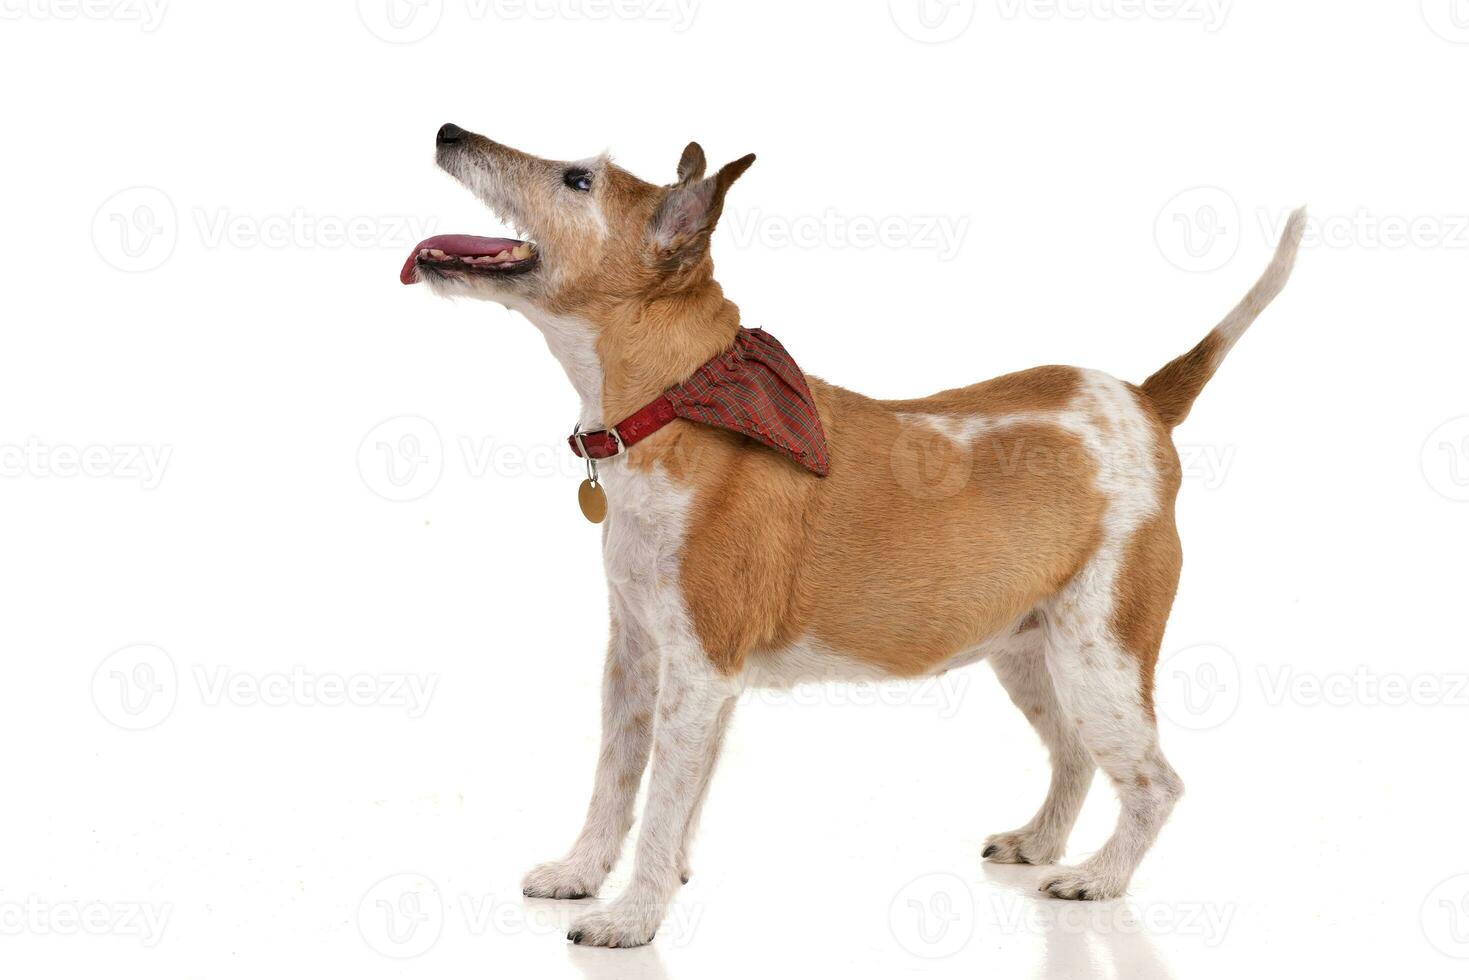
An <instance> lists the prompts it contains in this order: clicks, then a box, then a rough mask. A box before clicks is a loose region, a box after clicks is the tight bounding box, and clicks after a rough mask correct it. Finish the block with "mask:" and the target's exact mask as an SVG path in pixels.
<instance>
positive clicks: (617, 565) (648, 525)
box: [602, 463, 693, 635]
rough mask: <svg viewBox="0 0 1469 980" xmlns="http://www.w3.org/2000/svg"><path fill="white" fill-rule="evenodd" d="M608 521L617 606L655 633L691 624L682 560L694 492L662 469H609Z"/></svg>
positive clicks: (607, 558) (610, 577)
mask: <svg viewBox="0 0 1469 980" xmlns="http://www.w3.org/2000/svg"><path fill="white" fill-rule="evenodd" d="M605 469H606V470H608V471H609V472H607V473H606V474H605V483H606V488H607V505H608V506H607V522H606V524H605V528H606V531H605V533H604V535H603V538H602V561H603V565H604V567H605V569H606V573H607V587H608V590H609V592H610V593H611V596H612V602H613V608H614V610H616V611H618V612H620V613H621V614H623V615H629V616H633V617H634V618H636V619H637V620H638V621H639V622H640V623H641V624H642V625H643V626H644V627H645V628H646V629H648V630H650V631H652V632H653V633H654V634H655V635H660V634H661V635H668V632H669V631H670V630H682V629H684V628H686V626H687V617H686V613H685V606H684V601H683V594H682V591H681V587H680V582H679V574H678V572H679V559H680V555H681V553H682V550H683V542H684V535H685V533H686V529H687V526H688V514H689V510H690V506H691V502H692V496H693V494H692V491H691V490H689V489H686V488H683V487H679V486H678V485H676V484H675V483H674V482H673V481H672V480H670V479H669V478H668V476H667V474H666V473H665V472H664V470H663V469H662V467H659V466H656V465H655V466H653V467H651V468H649V469H642V470H638V469H633V468H631V467H629V466H627V465H626V464H625V463H619V464H618V465H616V466H615V467H605Z"/></svg>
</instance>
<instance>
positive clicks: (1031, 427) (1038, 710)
mask: <svg viewBox="0 0 1469 980" xmlns="http://www.w3.org/2000/svg"><path fill="white" fill-rule="evenodd" d="M437 158H438V163H439V166H440V167H442V168H443V169H444V170H446V171H448V172H449V173H450V174H451V175H453V176H454V177H456V178H457V179H458V180H459V181H460V182H462V183H463V184H464V185H465V186H466V187H468V188H469V189H470V190H471V191H473V192H474V193H475V194H476V195H478V196H479V198H480V199H481V200H483V201H484V203H485V204H487V205H488V206H489V207H490V208H491V209H493V210H494V211H496V212H498V213H499V214H500V215H501V216H502V217H503V218H505V219H507V220H509V221H510V222H512V223H513V224H514V225H516V226H517V227H518V228H519V229H521V230H522V231H521V232H520V233H521V234H522V235H523V236H524V237H525V238H528V239H533V242H532V241H521V240H515V239H476V238H469V237H467V236H466V237H461V238H456V237H454V236H448V237H444V238H440V239H436V240H432V241H433V242H435V243H437V245H436V247H428V246H430V243H425V246H426V247H424V248H422V249H420V250H418V251H416V252H415V254H414V256H413V257H411V259H410V261H409V264H408V266H407V267H405V269H404V281H405V282H409V281H422V282H426V283H427V284H428V285H429V286H430V287H431V288H432V289H433V291H434V292H436V293H439V294H442V295H446V296H471V297H476V298H480V299H487V300H494V301H496V302H499V303H502V304H504V305H505V306H507V307H509V308H510V309H512V310H515V311H517V312H519V313H522V314H523V315H524V316H525V317H526V318H527V319H529V320H530V321H531V322H532V323H534V324H535V325H536V326H537V327H539V328H540V329H541V331H542V332H543V333H544V334H545V338H546V341H547V343H548V344H549V346H550V348H551V352H552V353H553V354H554V355H555V356H556V358H557V360H559V361H560V362H561V365H562V366H563V367H564V368H565V370H566V373H567V375H568V376H569V377H570V379H571V384H572V386H573V387H574V388H575V389H576V391H577V394H578V395H579V396H580V397H581V403H582V408H581V423H582V426H583V427H584V428H588V429H597V428H604V427H605V426H606V425H610V424H612V423H614V422H616V421H617V420H619V419H622V418H624V417H626V416H628V415H629V414H631V413H633V412H634V411H636V410H637V409H639V408H641V407H642V406H643V405H645V404H646V403H648V402H649V401H651V400H652V399H654V398H655V397H656V396H658V395H659V394H660V393H661V392H663V391H664V390H665V389H667V388H669V387H671V386H673V385H675V384H678V383H680V382H682V381H684V380H685V379H686V378H688V377H689V376H690V375H691V374H692V373H693V372H694V371H695V370H696V369H697V368H698V367H699V366H700V365H702V364H703V363H704V362H705V361H707V360H709V359H710V358H712V357H714V356H715V355H717V354H719V353H720V352H721V351H724V350H725V349H727V348H729V347H730V345H731V343H732V341H733V339H734V338H735V336H736V332H737V331H738V330H739V329H740V315H739V311H738V309H737V308H736V307H735V305H734V304H733V303H731V302H730V301H729V300H728V299H726V298H725V296H724V293H723V292H722V291H721V290H720V287H719V285H718V284H717V283H716V282H715V281H714V275H713V264H712V262H711V260H710V258H709V238H710V233H711V232H712V231H713V230H714V226H715V223H716V222H717V221H718V219H719V216H720V213H721V211H722V210H723V207H724V198H725V193H726V192H727V191H728V190H729V188H730V185H731V184H732V183H733V182H734V181H735V179H736V178H737V177H739V176H740V175H741V174H742V173H743V172H744V171H745V170H746V168H748V167H749V165H750V164H751V163H752V162H753V160H754V157H753V156H746V157H742V158H741V159H739V160H736V161H734V162H733V163H730V164H727V165H725V166H724V167H722V168H721V169H720V170H719V171H718V172H717V173H715V174H713V175H711V176H706V175H705V161H704V153H703V151H702V150H701V149H700V148H699V146H698V145H697V144H692V143H691V144H689V146H688V148H687V149H685V150H684V153H683V157H682V159H681V160H680V161H679V164H678V171H677V180H676V182H674V183H673V184H671V185H664V186H659V185H655V184H650V183H647V182H645V181H642V180H639V179H638V178H637V177H634V176H633V175H632V174H630V173H628V172H627V171H625V170H622V169H620V168H619V167H617V166H615V165H614V164H612V163H611V162H610V161H608V160H607V159H606V158H596V159H588V160H583V161H579V162H574V163H565V162H559V161H553V160H545V159H541V158H539V157H535V156H531V155H529V154H526V153H523V152H521V151H520V150H516V149H512V148H511V147H508V146H505V145H502V144H500V143H496V142H493V141H492V140H489V139H487V138H485V137H483V136H479V135H475V134H472V133H468V132H465V131H464V130H461V129H460V128H459V127H457V126H454V125H452V124H451V125H446V126H444V127H443V128H442V129H441V130H440V131H439V133H438V140H437ZM1304 223H1305V219H1304V214H1303V213H1302V212H1297V213H1296V214H1295V215H1293V216H1292V218H1291V220H1290V223H1289V225H1288V226H1287V228H1286V231H1285V235H1284V237H1283V239H1282V241H1281V243H1280V246H1279V249H1278V250H1277V252H1276V254H1275V257H1274V260H1273V261H1272V262H1271V263H1270V267H1269V268H1268V269H1267V270H1266V272H1265V274H1264V276H1263V277H1262V278H1261V279H1260V281H1259V282H1258V283H1257V284H1256V285H1255V287H1254V288H1253V289H1252V290H1250V292H1249V294H1248V295H1247V296H1246V297H1245V298H1244V300H1243V301H1242V302H1241V303H1240V304H1239V306H1237V307H1236V308H1235V309H1234V310H1233V311H1232V312H1231V313H1230V314H1229V315H1228V316H1227V317H1225V318H1224V320H1223V321H1222V322H1221V323H1220V324H1219V325H1218V326H1217V327H1215V328H1214V330H1213V331H1212V332H1210V333H1209V335H1208V336H1207V337H1205V338H1204V340H1203V341H1202V342H1201V343H1199V345H1198V346H1197V347H1195V348H1194V349H1193V350H1191V351H1189V352H1188V353H1187V354H1184V355H1183V356H1182V357H1179V358H1178V359H1176V360H1174V361H1172V362H1171V363H1169V364H1168V365H1166V366H1165V367H1164V368H1163V369H1162V370H1160V371H1158V372H1157V373H1156V374H1154V375H1153V376H1152V377H1150V378H1149V379H1148V380H1147V381H1145V382H1143V384H1142V385H1141V386H1136V385H1132V384H1128V383H1127V382H1124V381H1119V380H1117V379H1115V378H1112V377H1110V376H1108V375H1106V374H1103V373H1101V372H1098V371H1090V370H1082V369H1078V368H1071V367H1040V368H1035V369H1032V370H1028V371H1021V372H1019V373H1016V374H1010V375H1006V376H1004V377H1000V378H995V379H993V380H990V381H985V382H982V383H980V384H976V385H973V386H971V387H968V388H960V389H955V390H953V391H944V392H940V393H939V394H936V395H931V396H929V397H927V398H916V399H911V400H905V401H877V400H874V399H871V398H866V397H863V396H862V395H859V394H856V393H854V392H851V391H847V390H845V389H842V388H838V387H836V386H835V385H830V384H827V383H825V382H823V381H821V380H819V379H817V378H810V379H809V383H810V388H811V392H812V395H813V397H814V401H815V404H816V407H817V409H818V411H819V414H820V419H821V423H822V426H823V428H824V429H825V432H826V436H827V441H828V447H829V451H830V473H829V475H828V476H827V477H826V478H825V479H821V478H818V477H815V476H813V475H812V474H810V473H809V472H807V471H806V470H803V469H802V468H800V467H798V466H795V465H793V464H792V463H791V462H790V461H789V460H786V459H783V458H781V457H780V456H779V455H777V454H776V453H773V452H770V451H769V450H767V449H764V448H761V447H759V446H756V445H755V444H754V443H753V442H751V441H750V440H748V439H745V438H742V437H741V436H739V435H736V434H733V433H730V432H727V431H724V430H721V429H716V428H710V427H706V426H700V425H696V424H693V423H691V422H687V421H683V420H678V421H675V422H673V423H672V424H670V425H668V426H666V427H664V428H663V429H661V430H659V431H658V432H656V433H655V434H654V435H652V436H651V437H649V438H647V439H646V440H645V441H643V442H641V443H639V444H638V445H636V446H634V447H632V448H631V449H630V450H629V451H628V452H626V453H625V454H624V455H621V456H619V457H617V458H615V459H610V460H607V461H605V462H604V463H603V464H602V480H603V482H604V484H605V487H606V494H607V499H608V511H609V512H608V516H607V520H606V523H605V525H604V537H603V552H604V559H605V565H606V573H607V583H608V590H609V592H610V597H611V620H612V622H611V641H610V644H609V647H608V652H607V659H606V667H605V673H604V680H603V712H602V750H601V755H600V757H599V759H598V763H597V775H596V782H595V785H594V788H593V791H592V799H591V804H590V806H589V808H588V812H587V817H586V823H585V826H584V828H583V829H582V832H581V835H580V836H579V837H578V838H577V839H576V842H575V843H574V844H573V845H572V847H571V850H570V852H569V853H568V854H567V855H566V857H564V858H563V859H561V860H559V861H553V862H550V863H548V864H543V865H540V866H539V867H537V868H534V869H533V870H532V871H531V872H530V873H529V874H528V875H527V876H526V878H525V882H524V890H525V894H526V895H530V896H537V897H548V898H584V897H586V896H589V895H594V894H596V892H597V890H598V889H599V888H600V887H601V885H602V883H603V881H604V880H605V878H606V876H607V874H608V872H609V871H610V870H611V868H612V866H613V863H614V861H615V860H616V859H617V857H618V855H619V853H620V851H621V848H622V845H623V841H624V838H625V837H626V835H627V833H628V831H629V830H630V828H631V827H632V824H633V803H634V799H635V797H636V795H637V792H638V787H639V784H640V782H641V780H642V775H643V770H644V768H645V767H646V765H647V763H648V761H649V758H650V755H651V758H652V774H651V776H650V780H649V787H648V794H647V802H646V805H645V808H644V811H643V822H642V831H641V836H640V838H639V840H638V845H637V853H636V865H635V870H634V873H633V876H632V880H631V884H630V885H629V887H628V888H627V890H626V891H625V892H624V893H623V894H622V895H621V896H619V897H618V898H616V899H615V900H613V901H612V902H610V903H608V904H607V905H606V906H604V907H602V908H600V909H597V910H594V911H590V912H588V913H586V914H585V915H583V916H581V917H580V918H579V919H578V920H577V921H576V922H575V923H574V925H573V926H572V930H571V933H570V938H571V939H572V940H573V941H575V942H578V943H587V944H594V945H602V946H638V945H641V944H643V943H646V942H648V941H649V940H650V939H651V938H652V937H653V933H654V931H655V930H656V929H657V928H658V925H659V923H660V922H661V921H662V919H663V917H664V914H665V912H666V909H667V905H668V902H669V901H670V900H671V898H672V896H673V894H674V892H675V891H676V890H677V888H678V885H679V881H680V879H681V878H682V879H683V880H687V872H688V853H689V844H690V841H691V839H692V838H693V836H694V830H695V826H696V824H697V822H698V816H699V810H700V807H701V806H702V804H703V801H704V796H705V793H706V791H707V790H708V788H709V781H710V775H711V773H712V771H713V769H714V765H715V761H716V759H717V757H718V755H719V750H720V743H721V739H722V736H723V734H724V730H725V727H726V726H727V725H728V723H729V718H730V714H731V711H732V709H733V707H734V705H735V701H736V697H737V695H738V694H739V693H740V692H741V690H742V688H743V687H745V686H747V685H751V684H756V685H762V686H787V685H790V684H794V683H797V682H801V681H808V680H830V679H840V678H863V679H869V678H872V677H904V678H917V677H923V676H925V675H932V674H936V673H940V672H943V671H945V670H949V669H951V668H954V667H958V666H962V665H965V664H970V663H973V662H975V661H978V660H988V661H989V662H990V664H991V665H992V666H993V667H994V670H995V673H996V674H998V675H999V678H1000V681H1001V683H1002V684H1004V686H1005V689H1006V691H1007V692H1008V693H1009V695H1010V697H1011V698H1012V699H1013V700H1014V702H1015V704H1016V705H1017V706H1019V708H1020V709H1021V710H1022V711H1023V712H1024V713H1025V715H1026V717H1027V718H1029V719H1030V721H1031V723H1032V724H1033V725H1034V726H1035V728H1036V731H1037V732H1038V733H1039V734H1040V737H1041V738H1042V739H1043V740H1044V742H1045V744H1046V746H1047V747H1048V748H1049V750H1050V755H1051V764H1052V776H1051V786H1050V792H1049V793H1048V795H1047V796H1046V799H1045V802H1044V803H1043V804H1042V805H1041V808H1040V810H1039V812H1038V813H1036V815H1035V817H1034V818H1033V819H1032V820H1031V821H1030V822H1029V823H1028V824H1026V825H1025V826H1023V827H1021V828H1020V829H1018V830H1013V831H1010V832H1008V833H1002V834H996V835H994V836H992V837H990V838H989V840H988V842H987V847H986V849H985V852H984V855H985V857H986V858H988V859H989V860H991V861H1000V862H1011V863H1029V864H1036V865H1051V864H1055V862H1056V861H1058V860H1059V859H1060V858H1061V856H1062V854H1063V853H1064V851H1065V849H1066V841H1067V837H1068V836H1069V834H1070V831H1071V828H1072V825H1073V823H1074V822H1075V820H1076V817H1077V813H1078V811H1079V810H1080V808H1081V805H1082V801H1083V799H1084V798H1085V796H1086V793H1087V789H1088V787H1089V786H1090V784H1091V781H1092V775H1093V772H1094V771H1095V769H1096V768H1097V767H1099V766H1100V767H1101V769H1102V770H1103V771H1104V772H1105V773H1106V774H1107V775H1108V777H1110V778H1111V780H1112V783H1113V785H1114V787H1115V788H1116V791H1117V794H1118V796H1119V798H1120V801H1121V815H1120V817H1119V820H1118V824H1117V828H1116V831H1115V832H1114V833H1113V834H1112V836H1111V838H1110V839H1109V840H1108V841H1107V842H1106V844H1105V845H1104V846H1103V847H1102V849H1101V850H1100V851H1098V852H1097V853H1096V854H1095V855H1094V856H1092V857H1091V858H1089V859H1088V860H1086V861H1085V862H1083V863H1081V864H1079V865H1076V866H1074V867H1067V866H1056V867H1054V868H1053V869H1051V870H1050V871H1049V872H1048V873H1047V874H1045V875H1044V877H1043V879H1042V885H1041V889H1042V890H1043V891H1045V892H1048V893H1049V894H1051V895H1053V896H1055V897H1057V898H1065V899H1104V898H1112V897H1114V896H1118V895H1121V894H1122V893H1123V891H1124V889H1126V887H1127V884H1128V881H1129V879H1130V878H1131V877H1132V874H1133V871H1134V869H1135V868H1136V867H1137V865H1138V863H1139V861H1141V859H1142V857H1143V855H1144V854H1145V853H1146V852H1147V850H1148V848H1149V847H1150V846H1151V844H1152V843H1153V840H1154V839H1155V837H1156V836H1157V834H1158V831H1159V828H1160V827H1161V826H1162V825H1163V822H1164V821H1165V820H1166V819H1167V817H1168V814H1169V811H1170V810H1172V808H1173V805H1174V802H1175V801H1176V800H1177V799H1178V797H1179V794H1180V793H1181V792H1182V791H1183V784H1182V783H1181V782H1180V780H1179V778H1178V775H1177V774H1176V773H1175V772H1174V771H1173V769H1172V767H1170V766H1169V764H1168V762H1167V760H1165V759H1164V757H1163V753H1162V751H1161V750H1160V748H1159V745H1158V732H1157V726H1156V724H1155V719H1154V715H1153V668H1154V664H1155V662H1156V660H1157V656H1158V648H1159V645H1160V643H1161V641H1162V638H1163V628H1164V624H1165V623H1166V622H1167V620H1168V613H1169V609H1170V607H1171V606H1172V603H1173V597H1174V590H1175V588H1176V586H1177V583H1178V575H1179V567H1180V561H1181V550H1180V547H1179V540H1178V534H1177V531H1176V529H1175V527H1174V520H1173V502H1174V498H1175V496H1176V494H1177V492H1178V487H1179V480H1180V466H1179V461H1178V455H1177V453H1176V452H1175V450H1174V447H1173V443H1172V441H1171V438H1170V431H1171V430H1172V429H1173V427H1174V426H1176V425H1178V424H1179V423H1180V422H1182V421H1183V419H1184V417H1185V416H1186V415H1187V414H1188V412H1189V408H1190V406H1191V405H1192V404H1193V401H1194V399H1195V397H1196V396H1197V395H1198V394H1199V392H1200V390H1201V389H1202V388H1203V387H1204V384H1205V383H1206V382H1207V381H1208V380H1209V378H1210V376H1212V375H1213V373H1214V371H1215V369H1216V368H1217V367H1218V366H1219V363H1220V361H1221V360H1222V359H1223V358H1224V356H1225V354H1227V353H1228V352H1229V350H1230V348H1231V347H1233V346H1234V344H1235V342H1236V341H1238V340H1239V338H1240V336H1241V334H1243V333H1244V331H1245V329H1246V328H1247V327H1248V326H1249V325H1250V324H1251V323H1252V322H1253V321H1254V320H1255V318H1256V317H1257V316H1258V315H1259V314H1260V312H1261V311H1262V310H1263V309H1264V308H1265V307H1266V305H1267V304H1269V303H1270V301H1271V300H1272V299H1274V298H1275V296H1276V295H1277V294H1278V293H1279V292H1280V290H1281V288H1282V287H1283V286H1284V285H1285V282H1286V279H1287V277H1288V276H1289V274H1290V271H1291V267H1292V265H1293V263H1294V260H1295V255H1296V250H1297V248H1298V246H1299V244H1300V240H1301V234H1302V231H1303V228H1304ZM936 472H937V473H941V474H943V476H942V477H941V478H939V479H934V478H933V476H932V474H934V473H936ZM956 474H957V476H956ZM877 570H880V574H878V573H877Z"/></svg>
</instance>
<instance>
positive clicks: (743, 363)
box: [568, 329, 830, 476]
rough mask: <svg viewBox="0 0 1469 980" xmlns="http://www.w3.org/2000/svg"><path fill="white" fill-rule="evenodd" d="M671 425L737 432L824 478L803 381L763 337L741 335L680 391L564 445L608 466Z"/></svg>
mask: <svg viewBox="0 0 1469 980" xmlns="http://www.w3.org/2000/svg"><path fill="white" fill-rule="evenodd" d="M676 418H684V419H688V420H690V421H693V422H701V423H703V424H705V425H712V426H715V427H717V428H721V429H729V430H730V431H733V432H739V433H742V434H743V435H747V436H749V437H750V438H751V439H754V440H755V441H756V442H759V443H760V444H762V445H764V446H768V447H769V448H771V449H774V450H775V451H777V452H779V453H780V454H781V455H783V456H786V457H787V458H789V459H792V460H794V461H795V462H797V463H799V464H800V465H802V466H804V467H806V469H808V470H810V471H811V472H813V473H815V474H816V475H817V476H826V473H827V468H828V465H829V462H830V460H829V458H828V456H827V450H826V434H825V433H824V432H823V431H822V429H821V418H820V416H819V415H818V413H817V411H816V403H815V401H814V400H813V399H812V397H811V389H810V387H809V386H808V385H807V384H806V376H805V375H804V374H802V373H801V369H800V368H799V367H798V366H797V365H796V362H795V361H794V360H793V359H792V358H791V355H790V354H788V353H787V352H786V349H785V348H784V347H782V346H781V343H780V341H778V340H776V339H775V338H774V337H772V336H770V334H768V333H766V332H765V331H764V330H759V329H755V330H746V329H741V330H740V332H739V334H738V335H737V336H736V337H735V342H734V346H732V347H730V348H729V350H727V351H725V352H724V353H722V354H719V355H717V356H716V357H713V358H711V359H710V360H708V361H705V362H704V364H703V365H702V366H701V367H700V368H699V369H698V370H697V371H695V372H694V375H693V377H691V378H689V380H687V381H685V382H684V383H683V384H680V385H675V386H674V387H672V388H669V389H668V390H667V391H665V392H664V393H663V394H661V395H659V396H658V397H657V398H655V399H653V400H652V401H650V402H649V403H648V404H646V405H644V406H643V407H642V408H640V409H638V410H637V411H636V412H633V413H632V414H631V415H629V416H628V417H627V418H625V419H623V420H622V421H621V422H618V423H617V424H616V425H614V426H612V428H610V429H597V430H594V431H589V432H576V433H573V434H572V436H571V438H570V439H569V440H568V441H569V442H570V443H571V451H572V452H574V453H576V454H577V455H578V456H586V457H589V458H591V459H610V458H611V457H613V456H620V455H622V454H623V453H625V452H627V450H628V449H629V447H631V446H634V445H637V444H638V443H639V442H642V441H643V440H644V439H646V438H648V436H650V435H652V434H653V433H655V432H657V431H658V430H659V429H661V428H663V427H664V426H665V425H667V424H668V423H669V422H672V421H673V420H674V419H676Z"/></svg>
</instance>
